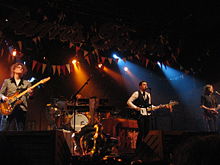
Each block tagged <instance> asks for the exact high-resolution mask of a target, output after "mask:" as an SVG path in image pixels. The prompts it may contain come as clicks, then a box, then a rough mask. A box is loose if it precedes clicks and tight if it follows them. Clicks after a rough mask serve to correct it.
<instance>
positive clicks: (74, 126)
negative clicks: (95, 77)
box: [70, 75, 92, 131]
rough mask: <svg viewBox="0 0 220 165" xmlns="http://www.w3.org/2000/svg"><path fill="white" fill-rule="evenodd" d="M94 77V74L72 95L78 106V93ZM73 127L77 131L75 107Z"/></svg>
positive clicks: (71, 98)
mask: <svg viewBox="0 0 220 165" xmlns="http://www.w3.org/2000/svg"><path fill="white" fill-rule="evenodd" d="M91 78H92V75H91V76H90V77H89V78H88V79H87V80H86V82H85V83H84V84H83V85H82V87H81V88H79V90H78V91H77V92H76V93H75V94H74V95H72V96H71V97H70V100H71V101H72V100H73V98H74V105H75V106H76V103H77V100H76V95H77V94H79V92H80V91H81V90H82V89H83V88H84V87H85V86H86V85H87V84H88V83H89V81H90V79H91ZM73 129H74V131H76V109H75V108H74V109H73Z"/></svg>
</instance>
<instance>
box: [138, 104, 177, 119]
mask: <svg viewBox="0 0 220 165" xmlns="http://www.w3.org/2000/svg"><path fill="white" fill-rule="evenodd" d="M177 104H179V102H177V101H170V102H169V103H168V104H161V105H158V106H150V107H147V108H141V110H140V114H141V115H143V116H149V115H151V113H152V111H155V110H157V109H160V108H168V109H170V112H172V108H173V106H174V105H177Z"/></svg>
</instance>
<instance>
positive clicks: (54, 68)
mask: <svg viewBox="0 0 220 165" xmlns="http://www.w3.org/2000/svg"><path fill="white" fill-rule="evenodd" d="M52 69H53V75H54V74H55V73H56V65H52Z"/></svg>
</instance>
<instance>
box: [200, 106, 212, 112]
mask: <svg viewBox="0 0 220 165" xmlns="http://www.w3.org/2000/svg"><path fill="white" fill-rule="evenodd" d="M200 108H202V109H204V110H208V111H212V110H216V109H215V108H209V107H206V106H205V105H200Z"/></svg>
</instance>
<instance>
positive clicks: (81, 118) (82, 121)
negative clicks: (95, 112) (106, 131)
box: [70, 113, 89, 132]
mask: <svg viewBox="0 0 220 165" xmlns="http://www.w3.org/2000/svg"><path fill="white" fill-rule="evenodd" d="M75 120H76V121H75V131H77V132H78V131H80V129H81V128H82V127H84V126H85V125H87V124H88V123H89V120H88V118H87V117H86V116H85V115H83V114H80V113H78V114H76V116H75ZM70 124H71V127H72V128H73V129H74V117H73V118H72V119H71V121H70Z"/></svg>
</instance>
